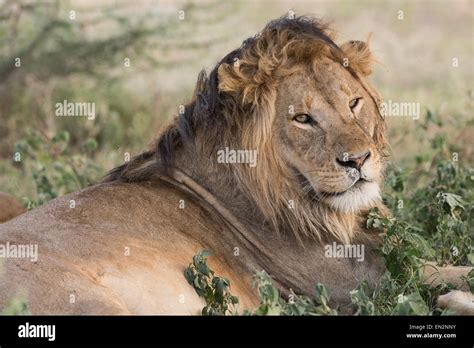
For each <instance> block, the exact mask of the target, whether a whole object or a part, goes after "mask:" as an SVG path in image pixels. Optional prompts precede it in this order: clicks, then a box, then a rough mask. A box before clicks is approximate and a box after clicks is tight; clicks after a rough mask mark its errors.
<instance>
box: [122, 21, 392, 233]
mask: <svg viewBox="0 0 474 348" xmlns="http://www.w3.org/2000/svg"><path fill="white" fill-rule="evenodd" d="M372 61H373V59H372V56H371V53H370V51H369V49H368V44H366V43H364V42H361V41H350V42H347V43H345V44H343V45H341V46H337V45H336V44H335V43H334V41H333V35H332V32H331V31H330V30H329V29H328V28H327V26H326V25H324V24H322V23H320V22H319V21H317V20H315V19H311V18H308V17H297V18H294V19H290V18H286V17H283V18H280V19H277V20H274V21H272V22H270V23H269V24H268V25H267V26H266V27H265V28H264V29H263V30H262V32H261V33H259V34H258V35H256V36H255V37H253V38H250V39H247V40H246V41H244V43H243V44H242V46H241V47H240V48H239V49H237V50H235V51H233V52H231V53H229V54H228V55H227V56H226V57H224V58H223V59H222V61H221V62H220V63H219V64H218V65H217V66H216V67H215V68H214V69H213V71H212V72H211V73H210V75H209V77H208V76H206V74H205V73H204V72H202V73H201V74H200V76H199V79H198V83H197V86H196V91H195V97H194V99H193V101H192V102H191V103H190V104H189V105H187V107H186V109H185V112H184V113H183V114H181V115H180V116H179V117H178V118H177V120H176V121H175V123H174V124H172V125H171V126H170V128H169V129H168V130H167V131H166V132H165V133H164V134H163V135H162V136H161V138H160V139H159V141H158V151H157V152H158V162H157V163H159V167H160V168H161V169H163V168H164V169H165V171H169V170H170V169H171V168H172V167H173V166H174V165H175V163H174V158H175V157H182V155H179V153H180V151H181V153H183V152H186V153H187V154H188V157H191V158H192V159H193V161H194V162H196V159H199V161H198V162H201V163H205V166H207V167H208V168H212V169H210V171H211V172H212V174H213V176H214V177H219V175H215V173H216V172H220V173H221V174H222V175H221V176H220V177H221V180H227V181H229V183H228V185H227V187H231V186H233V185H235V184H237V185H238V186H239V188H238V191H239V193H240V194H242V195H245V196H246V197H248V199H249V201H251V202H253V203H254V204H255V206H256V209H258V211H259V212H260V213H261V216H262V217H263V218H264V220H265V222H270V223H271V224H272V226H274V227H275V228H276V229H277V230H281V229H285V230H292V231H293V232H295V233H296V235H297V236H301V235H307V236H312V237H318V238H321V237H322V236H324V235H325V232H328V233H329V234H330V235H333V236H335V237H337V238H338V239H340V240H342V241H344V242H348V241H349V240H350V238H351V236H352V234H353V231H354V228H355V226H356V225H357V224H358V223H359V221H358V214H359V213H360V212H361V211H364V210H367V209H368V208H371V207H373V206H375V205H378V204H380V185H381V183H382V177H383V175H382V172H383V169H384V161H383V158H384V149H385V139H384V121H383V118H382V115H381V113H380V112H379V108H378V105H380V104H379V103H380V102H381V98H380V97H379V95H378V94H377V92H376V91H375V90H374V89H373V88H372V87H371V86H370V85H369V84H368V82H367V81H366V77H367V75H368V74H370V72H371V68H370V65H371V63H372ZM224 148H230V149H236V150H239V149H243V150H256V153H257V158H258V160H257V162H256V164H255V166H250V165H245V164H220V163H217V161H216V159H217V155H216V154H217V152H218V151H219V150H220V149H224ZM140 161H143V158H142V159H141V160H140ZM140 161H139V162H140ZM133 168H142V170H141V172H140V171H137V170H134V169H133ZM157 168H158V167H157ZM153 170H154V168H153V166H149V165H143V164H140V165H137V166H132V169H131V170H129V172H130V173H132V176H134V177H139V178H143V177H144V175H143V173H144V172H146V173H151V172H153ZM198 172H199V171H198ZM200 172H201V174H202V173H203V171H202V170H201V171H200ZM205 172H206V171H204V173H205ZM122 176H123V175H122ZM145 176H146V175H145ZM125 177H126V176H125ZM129 177H130V175H129ZM204 181H205V180H204ZM218 186H219V187H220V188H221V189H222V187H226V185H222V183H221V185H218ZM209 189H210V190H211V191H212V190H213V189H212V187H209ZM228 189H229V190H230V188H228ZM216 190H217V191H219V189H216ZM216 190H214V193H215V194H216V195H217V196H219V192H216ZM233 194H234V195H236V193H233Z"/></svg>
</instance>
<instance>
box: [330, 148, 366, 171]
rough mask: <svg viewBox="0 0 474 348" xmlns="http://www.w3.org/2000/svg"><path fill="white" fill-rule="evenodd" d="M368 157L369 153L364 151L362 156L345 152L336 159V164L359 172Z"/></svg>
mask: <svg viewBox="0 0 474 348" xmlns="http://www.w3.org/2000/svg"><path fill="white" fill-rule="evenodd" d="M369 157H370V151H365V152H363V153H362V154H361V153H358V154H354V153H352V154H351V153H348V152H345V153H343V154H342V155H341V156H339V157H338V158H336V162H337V163H339V164H340V165H341V166H343V167H350V168H356V169H357V170H360V168H362V166H363V165H364V163H365V161H366V160H367V159H368V158H369Z"/></svg>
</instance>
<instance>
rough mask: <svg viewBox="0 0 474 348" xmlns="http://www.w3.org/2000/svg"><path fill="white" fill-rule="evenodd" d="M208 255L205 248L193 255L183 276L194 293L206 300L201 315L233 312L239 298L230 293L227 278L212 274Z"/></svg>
mask: <svg viewBox="0 0 474 348" xmlns="http://www.w3.org/2000/svg"><path fill="white" fill-rule="evenodd" d="M209 255H210V253H209V252H208V251H206V250H203V251H201V252H200V253H198V254H197V255H195V256H194V257H193V262H192V263H190V264H189V266H188V267H187V268H186V270H185V271H184V276H185V278H186V280H187V281H188V283H189V284H190V285H192V286H193V287H194V290H196V293H197V294H198V295H199V296H200V297H202V298H204V299H205V301H206V306H205V307H204V308H203V309H202V314H203V315H225V314H234V313H235V305H236V304H237V303H238V302H239V300H238V298H237V297H235V296H232V295H231V294H230V292H229V287H230V282H229V280H227V279H225V278H221V277H217V276H214V271H213V270H211V269H210V268H209V266H208V265H207V257H208V256H209Z"/></svg>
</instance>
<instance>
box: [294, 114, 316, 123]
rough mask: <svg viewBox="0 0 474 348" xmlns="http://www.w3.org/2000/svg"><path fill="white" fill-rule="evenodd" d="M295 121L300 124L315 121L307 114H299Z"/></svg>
mask: <svg viewBox="0 0 474 348" xmlns="http://www.w3.org/2000/svg"><path fill="white" fill-rule="evenodd" d="M293 120H294V121H296V122H299V123H310V122H311V121H312V120H313V119H312V118H311V116H309V115H307V114H299V115H296V116H295V117H294V118H293Z"/></svg>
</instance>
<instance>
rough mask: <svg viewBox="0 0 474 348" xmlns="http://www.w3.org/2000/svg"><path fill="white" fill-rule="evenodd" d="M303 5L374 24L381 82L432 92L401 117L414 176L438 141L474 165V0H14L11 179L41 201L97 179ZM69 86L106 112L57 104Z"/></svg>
mask: <svg viewBox="0 0 474 348" xmlns="http://www.w3.org/2000/svg"><path fill="white" fill-rule="evenodd" d="M290 10H291V11H294V12H295V13H296V15H303V14H305V15H306V14H310V15H315V16H318V17H322V18H324V19H326V20H329V21H331V22H332V23H333V24H332V27H333V28H334V29H336V30H337V32H338V33H339V34H338V40H337V42H338V43H342V42H344V41H346V40H348V39H358V40H365V39H366V38H367V36H368V34H369V33H372V39H371V46H372V50H373V52H374V53H375V55H376V57H377V59H378V61H379V64H377V65H376V66H375V70H374V74H373V76H372V77H371V79H372V81H373V84H374V85H375V86H376V87H377V88H378V89H379V91H380V92H381V94H382V95H383V96H384V98H385V99H386V100H392V101H397V102H418V103H420V105H421V118H420V119H418V120H413V119H412V118H410V117H389V118H388V120H387V122H388V125H389V131H388V133H389V140H390V142H391V144H392V159H393V161H394V163H396V164H397V165H398V166H400V167H401V168H403V169H404V171H405V173H406V175H405V178H406V180H408V181H410V180H413V181H416V182H422V181H420V180H423V178H426V180H428V179H429V177H430V175H431V174H430V173H432V171H431V167H432V166H433V161H432V159H433V157H434V155H433V151H435V150H434V148H436V151H438V150H440V149H441V151H442V152H444V154H445V156H446V157H448V158H449V157H450V156H451V155H452V153H453V152H456V153H457V154H458V157H459V161H460V162H461V163H463V165H466V166H468V167H471V166H472V163H473V162H474V159H473V157H474V151H473V143H474V140H473V139H474V131H473V129H474V128H473V125H474V121H473V112H472V111H473V104H474V96H473V90H472V81H473V77H474V65H473V64H474V63H473V59H472V57H473V54H474V45H473V34H474V33H473V14H474V2H473V1H469V0H467V1H462V0H454V1H436V0H426V1H364V0H362V1H356V0H344V1H275V0H264V1H250V0H238V1H194V2H190V1H160V0H158V1H143V0H136V1H133V0H128V1H100V2H99V3H97V2H95V1H87V0H82V1H58V2H55V1H37V2H33V1H26V0H25V1H23V0H19V1H8V0H3V1H0V191H5V192H8V193H11V194H12V195H14V196H16V197H18V198H20V199H22V200H23V202H24V204H25V205H27V206H29V207H30V208H31V207H33V206H35V205H37V204H41V203H43V202H45V201H47V200H48V199H51V198H54V197H56V196H59V195H63V194H65V193H67V192H70V191H73V190H77V189H79V188H81V187H85V186H88V185H90V184H91V183H93V182H96V181H97V180H98V179H99V178H100V177H101V176H103V175H104V174H105V173H106V171H107V170H109V169H112V168H113V167H114V166H117V165H119V164H121V163H123V161H124V157H125V156H126V155H127V153H129V154H131V155H135V154H138V153H139V152H140V151H141V150H143V149H145V148H146V147H147V145H148V144H149V143H150V142H151V141H152V140H153V139H154V138H156V136H157V134H158V133H159V131H160V128H161V127H163V125H165V124H166V122H167V121H168V120H169V119H171V118H172V117H173V116H174V115H176V114H177V111H178V106H179V105H181V104H184V103H186V102H187V101H188V100H189V98H190V96H191V93H192V90H193V88H194V83H195V81H196V78H197V74H198V72H199V71H200V69H201V68H203V67H204V68H206V69H211V68H212V67H213V65H214V64H215V63H216V62H217V61H218V60H219V59H220V58H221V57H223V56H224V55H225V54H227V53H228V52H229V51H231V50H232V49H234V48H236V47H238V46H239V45H240V43H241V42H242V41H243V40H244V39H245V38H247V37H249V36H252V35H254V34H256V33H257V32H258V31H259V30H260V29H262V28H263V26H264V25H265V24H266V23H267V22H268V21H269V20H271V19H274V18H276V17H279V16H281V15H284V14H286V13H288V11H290ZM181 11H182V12H181ZM400 11H402V12H400ZM402 16H403V19H401V17H402ZM17 58H20V59H21V64H20V66H16V65H15V63H17V62H18V60H17ZM453 59H454V60H456V61H457V63H458V64H454V65H457V66H453V62H454V60H453ZM128 62H129V63H130V64H128ZM65 99H66V100H68V101H70V102H88V103H95V107H96V117H95V119H94V120H88V119H87V118H86V117H57V116H56V115H55V104H56V103H57V102H62V101H63V100H65Z"/></svg>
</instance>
